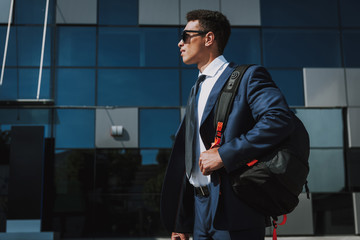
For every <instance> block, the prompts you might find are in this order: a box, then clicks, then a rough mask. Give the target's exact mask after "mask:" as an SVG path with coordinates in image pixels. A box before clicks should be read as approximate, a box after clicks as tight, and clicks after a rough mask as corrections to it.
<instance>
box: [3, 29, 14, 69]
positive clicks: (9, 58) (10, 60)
mask: <svg viewBox="0 0 360 240" xmlns="http://www.w3.org/2000/svg"><path fill="white" fill-rule="evenodd" d="M6 31H7V27H3V26H0V60H1V65H2V61H3V58H4V50H5V41H6ZM15 40H16V27H11V28H10V35H9V42H8V49H7V54H6V62H5V66H16V65H17V62H16V56H17V51H16V41H15Z"/></svg>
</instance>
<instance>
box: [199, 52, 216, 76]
mask: <svg viewBox="0 0 360 240" xmlns="http://www.w3.org/2000/svg"><path fill="white" fill-rule="evenodd" d="M218 56H220V54H209V56H208V57H207V58H206V59H205V61H203V62H201V63H199V64H198V65H197V68H198V69H199V71H200V72H203V71H204V70H205V68H206V67H207V66H209V64H210V63H211V62H212V61H214V60H215V59H216V58H217V57H218Z"/></svg>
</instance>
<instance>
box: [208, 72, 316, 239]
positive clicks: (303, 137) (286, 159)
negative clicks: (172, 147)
mask: <svg viewBox="0 0 360 240" xmlns="http://www.w3.org/2000/svg"><path fill="white" fill-rule="evenodd" d="M250 66H251V65H240V66H238V67H237V68H236V69H235V70H234V72H233V73H232V75H231V76H230V78H229V80H228V81H227V83H226V85H225V86H224V88H223V89H222V91H221V93H220V95H219V99H218V102H217V107H216V115H215V124H216V129H217V131H216V136H215V141H214V146H216V145H217V146H219V144H220V142H221V136H222V133H223V132H224V130H225V127H226V122H227V119H228V116H229V114H230V112H231V109H232V105H233V104H232V103H233V100H234V97H235V95H236V91H237V89H238V87H239V85H240V81H241V78H242V77H243V75H244V73H245V71H246V70H247V69H248V68H249V67H250ZM293 117H294V119H295V126H296V127H295V129H294V131H293V132H292V133H291V134H290V136H289V137H288V138H287V139H285V140H284V141H283V142H281V143H280V144H279V145H278V146H277V147H276V148H275V149H274V150H273V151H271V152H269V153H267V154H266V155H264V156H260V157H259V158H257V159H254V160H252V161H249V162H243V166H242V167H240V168H239V169H238V170H236V171H234V172H232V173H231V179H232V188H233V190H234V192H235V193H236V195H237V196H238V197H239V198H240V199H241V200H242V201H243V202H245V203H246V204H248V205H249V206H250V207H252V208H254V209H255V210H257V211H258V212H260V213H262V214H264V215H265V216H269V217H272V218H273V225H274V227H275V228H274V232H275V233H274V234H275V235H276V227H277V223H276V221H277V217H278V216H281V215H284V220H285V221H286V215H285V214H287V213H290V212H292V211H293V210H294V209H295V207H296V206H297V205H298V203H299V198H298V196H299V195H300V193H301V192H302V190H303V187H304V185H305V188H306V192H307V195H308V198H309V189H308V187H307V176H308V173H309V164H308V159H309V149H310V143H309V135H308V133H307V131H306V129H305V127H304V125H303V124H302V122H301V121H300V119H298V118H297V117H296V116H295V114H293ZM283 223H284V222H283ZM279 225H281V224H279Z"/></svg>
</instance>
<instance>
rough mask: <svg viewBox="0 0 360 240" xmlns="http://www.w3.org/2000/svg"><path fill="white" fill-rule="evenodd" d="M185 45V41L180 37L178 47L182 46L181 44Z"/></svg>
mask: <svg viewBox="0 0 360 240" xmlns="http://www.w3.org/2000/svg"><path fill="white" fill-rule="evenodd" d="M183 45H184V41H183V40H182V39H180V41H179V43H178V47H179V48H181V46H183Z"/></svg>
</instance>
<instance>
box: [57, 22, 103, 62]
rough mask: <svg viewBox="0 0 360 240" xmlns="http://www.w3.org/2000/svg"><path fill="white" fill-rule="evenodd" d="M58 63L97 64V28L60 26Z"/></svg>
mask: <svg viewBox="0 0 360 240" xmlns="http://www.w3.org/2000/svg"><path fill="white" fill-rule="evenodd" d="M57 63H58V65H59V66H95V64H96V28H94V27H59V28H58V50H57Z"/></svg>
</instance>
